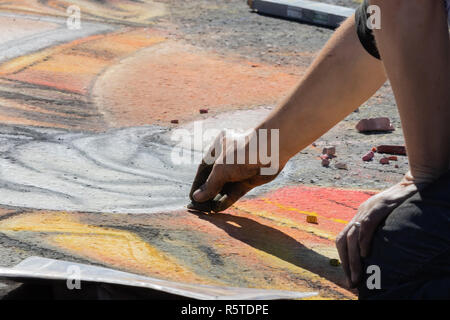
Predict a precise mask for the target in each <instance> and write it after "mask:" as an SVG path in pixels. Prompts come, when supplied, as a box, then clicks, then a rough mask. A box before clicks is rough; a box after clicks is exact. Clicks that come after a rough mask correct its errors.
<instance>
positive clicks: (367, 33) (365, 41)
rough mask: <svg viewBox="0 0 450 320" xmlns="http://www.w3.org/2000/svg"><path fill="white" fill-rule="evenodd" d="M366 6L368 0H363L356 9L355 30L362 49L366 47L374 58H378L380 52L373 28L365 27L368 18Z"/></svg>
mask: <svg viewBox="0 0 450 320" xmlns="http://www.w3.org/2000/svg"><path fill="white" fill-rule="evenodd" d="M368 6H369V3H368V0H364V1H363V3H362V4H361V5H360V6H359V8H358V9H356V12H355V22H356V32H357V34H358V38H359V41H361V44H362V46H363V47H364V49H366V51H367V52H368V53H370V55H372V56H373V57H374V58H377V59H380V53H379V52H378V48H377V45H376V43H375V37H374V35H373V30H372V29H370V28H369V27H367V19H368V18H369V14H368V13H367V7H368Z"/></svg>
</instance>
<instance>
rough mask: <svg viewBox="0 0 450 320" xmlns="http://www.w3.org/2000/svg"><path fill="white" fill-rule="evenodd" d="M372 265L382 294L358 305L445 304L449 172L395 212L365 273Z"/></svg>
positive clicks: (449, 294)
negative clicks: (384, 301) (400, 301)
mask: <svg viewBox="0 0 450 320" xmlns="http://www.w3.org/2000/svg"><path fill="white" fill-rule="evenodd" d="M370 265H377V266H379V268H380V273H381V288H380V289H372V290H370V289H368V286H367V278H368V277H369V276H371V274H365V275H364V279H363V281H362V282H361V284H360V287H359V288H358V289H359V298H360V299H374V300H375V299H450V172H448V173H447V174H445V175H444V176H442V177H441V178H440V179H439V180H438V181H437V182H435V183H433V184H432V185H430V186H428V187H427V188H426V189H424V190H423V191H421V192H419V193H416V194H415V195H414V196H412V197H411V198H409V199H408V200H406V201H405V202H404V203H403V204H402V205H400V206H399V207H398V208H397V209H395V210H394V211H393V212H392V213H391V214H390V215H389V216H388V217H387V219H386V220H385V222H384V223H383V224H382V225H381V226H380V227H379V229H378V231H377V232H376V234H375V236H374V239H373V243H372V251H371V254H370V255H369V257H367V259H365V261H364V269H363V270H367V267H368V266H370Z"/></svg>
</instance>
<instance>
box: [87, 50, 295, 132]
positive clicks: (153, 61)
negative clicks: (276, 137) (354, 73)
mask: <svg viewBox="0 0 450 320" xmlns="http://www.w3.org/2000/svg"><path fill="white" fill-rule="evenodd" d="M295 72H296V73H297V74H296V73H295ZM299 73H300V70H299V69H298V68H292V67H290V68H286V67H275V66H271V65H264V64H258V65H255V64H253V63H251V62H250V61H247V60H244V59H239V58H232V57H221V56H218V55H216V54H212V53H209V52H205V51H202V50H199V49H196V48H194V47H191V46H187V45H180V44H176V43H173V42H165V43H162V44H160V45H158V46H154V47H151V48H149V49H145V50H142V51H141V52H139V53H137V54H136V55H133V56H131V57H130V58H127V59H124V60H123V61H121V63H120V64H117V65H114V66H112V67H111V68H109V69H108V70H106V72H105V73H104V74H102V75H101V76H100V77H99V79H98V80H97V81H96V83H95V86H94V88H93V92H92V95H93V97H94V101H95V104H96V105H97V106H98V107H99V108H100V109H101V110H102V112H103V113H104V114H105V117H106V119H107V122H108V123H110V124H111V125H112V126H114V127H122V126H131V125H144V124H149V123H155V122H162V123H163V124H168V123H169V122H170V121H171V120H173V119H176V120H179V121H180V122H181V120H191V119H193V118H195V117H197V116H198V114H199V110H200V109H201V108H207V109H209V111H210V112H218V111H224V110H232V109H238V108H246V109H247V108H250V107H252V106H258V105H259V106H260V105H267V104H274V103H276V102H277V101H279V99H281V98H282V97H283V96H284V95H286V94H288V93H289V91H290V90H292V88H293V87H294V85H295V84H296V83H297V82H298V77H299V76H298V74H299ZM137 75H138V76H137Z"/></svg>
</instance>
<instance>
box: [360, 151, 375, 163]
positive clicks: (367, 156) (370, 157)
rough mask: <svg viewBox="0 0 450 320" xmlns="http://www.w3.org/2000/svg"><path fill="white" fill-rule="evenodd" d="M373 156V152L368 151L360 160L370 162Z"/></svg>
mask: <svg viewBox="0 0 450 320" xmlns="http://www.w3.org/2000/svg"><path fill="white" fill-rule="evenodd" d="M374 155H375V154H374V153H373V151H369V152H368V153H366V154H365V155H364V157H362V159H363V161H370V160H372V159H373V156H374Z"/></svg>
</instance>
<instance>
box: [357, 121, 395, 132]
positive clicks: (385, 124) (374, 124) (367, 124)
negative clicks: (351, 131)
mask: <svg viewBox="0 0 450 320" xmlns="http://www.w3.org/2000/svg"><path fill="white" fill-rule="evenodd" d="M356 129H357V130H358V131H359V132H367V131H394V130H395V129H394V127H393V126H392V124H391V120H390V119H389V118H386V117H382V118H370V119H362V120H360V121H359V122H358V124H357V125H356Z"/></svg>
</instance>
